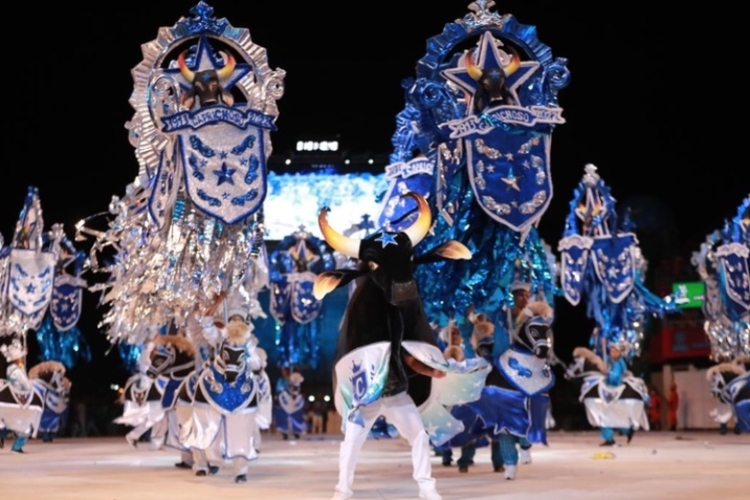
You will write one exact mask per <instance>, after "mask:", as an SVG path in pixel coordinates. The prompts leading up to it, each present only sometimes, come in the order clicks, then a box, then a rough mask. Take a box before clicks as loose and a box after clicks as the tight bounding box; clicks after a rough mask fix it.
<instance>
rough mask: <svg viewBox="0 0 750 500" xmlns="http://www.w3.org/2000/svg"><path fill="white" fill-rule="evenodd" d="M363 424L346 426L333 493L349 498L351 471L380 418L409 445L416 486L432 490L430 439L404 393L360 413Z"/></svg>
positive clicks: (412, 404)
mask: <svg viewBox="0 0 750 500" xmlns="http://www.w3.org/2000/svg"><path fill="white" fill-rule="evenodd" d="M360 411H361V412H362V418H363V419H364V421H365V425H364V427H360V426H359V425H357V424H354V423H352V422H348V421H347V422H346V424H345V426H346V427H345V432H344V441H343V442H342V443H341V449H340V451H339V482H338V484H337V485H336V491H337V492H338V493H339V494H341V495H342V496H344V497H346V498H348V497H350V496H351V495H352V483H353V482H354V468H355V467H356V464H357V457H358V455H359V452H360V450H361V449H362V446H363V445H364V444H365V441H366V440H367V435H368V434H369V432H370V429H371V428H372V425H373V424H374V423H375V420H377V418H378V417H379V416H381V415H382V416H383V417H385V419H386V420H387V421H388V422H389V423H390V424H393V426H394V427H395V428H396V429H397V430H398V433H399V435H401V436H403V437H404V438H406V440H407V441H409V444H410V445H411V461H412V465H413V467H414V473H413V474H412V477H413V478H414V480H415V481H416V482H417V483H418V484H419V490H420V492H429V491H434V490H435V480H434V479H433V478H432V464H431V462H430V460H431V456H430V438H429V436H428V435H427V432H426V431H425V428H424V424H423V423H422V418H421V417H420V416H419V411H418V410H417V407H416V405H415V404H414V401H413V400H412V399H411V397H409V395H408V394H407V393H406V392H402V393H400V394H397V395H395V396H390V397H384V398H380V399H378V400H377V401H375V402H374V403H372V404H369V405H367V406H364V407H362V408H361V410H360Z"/></svg>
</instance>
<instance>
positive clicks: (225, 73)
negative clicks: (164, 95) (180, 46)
mask: <svg viewBox="0 0 750 500" xmlns="http://www.w3.org/2000/svg"><path fill="white" fill-rule="evenodd" d="M187 52H188V51H187V50H186V51H184V52H182V53H181V54H180V55H179V57H177V66H179V68H180V73H182V76H184V77H185V79H186V80H187V81H189V82H193V80H195V72H194V71H193V70H191V69H190V68H188V65H187V62H185V55H186V54H187ZM219 55H220V56H221V57H222V59H223V60H224V66H223V67H222V68H221V69H219V70H216V75H217V76H218V77H219V79H220V80H226V79H227V78H229V77H230V76H232V73H233V72H234V68H235V67H236V66H237V61H236V60H235V58H234V56H233V55H232V54H230V53H229V52H224V51H219Z"/></svg>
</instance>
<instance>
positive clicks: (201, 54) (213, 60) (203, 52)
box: [164, 36, 252, 90]
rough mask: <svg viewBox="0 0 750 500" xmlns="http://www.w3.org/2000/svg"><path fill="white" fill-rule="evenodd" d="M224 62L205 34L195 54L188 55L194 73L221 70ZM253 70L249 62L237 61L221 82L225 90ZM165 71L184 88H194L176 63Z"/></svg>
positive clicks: (189, 66) (188, 64)
mask: <svg viewBox="0 0 750 500" xmlns="http://www.w3.org/2000/svg"><path fill="white" fill-rule="evenodd" d="M224 63H225V61H223V60H222V58H221V57H220V56H218V55H217V54H216V53H215V52H214V50H213V48H212V47H211V44H210V43H209V42H208V38H207V37H205V36H202V37H201V38H200V40H199V41H198V48H197V50H196V52H195V56H188V57H187V66H188V68H189V69H190V70H191V71H193V72H194V73H197V72H198V71H205V70H209V69H214V70H220V69H221V68H223V67H224ZM251 70H252V66H250V65H249V64H246V63H241V62H240V61H237V63H236V65H235V67H234V71H233V72H232V74H231V75H229V77H227V78H226V79H224V80H223V81H222V82H221V86H222V87H223V88H224V89H225V90H231V88H232V87H233V86H234V85H235V84H236V83H237V82H239V81H240V80H241V79H242V78H244V77H245V75H247V74H248V73H250V71H251ZM164 72H165V73H167V74H169V75H171V76H173V77H175V78H176V79H177V81H178V82H179V84H180V87H182V89H183V90H190V89H191V88H192V82H189V81H187V79H186V78H185V77H184V76H183V75H182V72H181V71H180V69H179V68H178V67H176V63H175V67H174V68H169V69H166V70H164Z"/></svg>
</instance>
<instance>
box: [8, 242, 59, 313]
mask: <svg viewBox="0 0 750 500" xmlns="http://www.w3.org/2000/svg"><path fill="white" fill-rule="evenodd" d="M55 262H56V259H55V255H54V254H53V253H51V252H39V251H37V250H24V249H17V248H14V249H13V250H11V252H10V269H9V273H8V278H9V279H8V299H9V301H10V303H11V304H12V305H13V307H14V308H16V310H18V311H19V312H21V313H22V314H25V315H27V316H37V315H38V316H41V314H40V313H41V312H43V311H44V309H45V308H46V307H47V306H48V305H49V302H50V299H51V298H52V285H53V283H54V279H55Z"/></svg>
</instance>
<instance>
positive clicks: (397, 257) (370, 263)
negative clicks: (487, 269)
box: [313, 192, 471, 305]
mask: <svg viewBox="0 0 750 500" xmlns="http://www.w3.org/2000/svg"><path fill="white" fill-rule="evenodd" d="M402 197H403V198H412V199H414V200H416V202H417V205H418V210H419V216H418V217H417V220H416V221H415V222H414V224H412V225H411V226H409V227H408V228H406V229H404V230H403V231H401V232H398V233H389V232H385V231H378V232H376V233H374V234H372V235H370V236H368V237H367V238H365V239H362V240H360V239H357V238H352V237H349V236H344V235H342V234H340V233H338V232H336V231H335V230H334V229H333V228H331V226H329V225H328V220H327V219H326V214H327V213H328V212H329V211H330V209H329V208H328V207H324V208H323V209H322V210H321V211H320V214H319V215H318V224H319V225H320V230H321V232H322V233H323V237H324V238H325V240H326V242H327V243H328V244H329V245H331V247H332V248H333V249H334V250H336V251H338V252H339V253H341V254H342V255H346V256H347V257H351V258H354V259H358V260H360V261H361V263H362V266H361V267H360V269H355V270H351V269H337V270H335V271H329V272H324V273H321V274H319V275H318V276H317V278H316V280H315V287H314V290H313V293H314V294H315V297H316V298H317V299H318V300H322V299H323V297H325V296H326V295H327V294H328V293H330V292H331V291H333V290H335V289H336V288H339V287H341V286H344V285H347V284H348V283H350V282H351V281H352V280H354V279H356V278H359V277H361V276H365V275H370V276H371V277H372V279H373V280H374V281H375V283H376V284H378V286H379V287H380V288H381V290H383V292H385V293H386V294H387V296H388V298H389V302H390V303H391V304H393V305H397V303H399V302H402V301H404V300H407V299H409V298H417V295H416V282H415V281H414V278H413V275H412V272H413V266H414V265H419V264H428V263H432V262H436V261H438V260H442V259H465V260H468V259H471V252H470V251H469V249H468V248H466V246H464V245H463V244H462V243H460V242H458V241H455V240H451V241H448V242H446V243H443V244H442V245H439V246H437V247H436V248H434V249H432V250H429V251H428V252H426V253H424V254H423V255H421V256H420V257H416V258H414V257H413V252H414V248H415V247H416V246H417V245H418V244H419V242H420V241H422V239H424V237H425V236H427V233H428V232H429V230H430V227H431V226H432V214H431V212H430V206H429V205H428V204H427V201H426V200H425V199H424V198H423V197H422V196H420V195H419V194H417V193H413V192H409V193H406V194H404V195H403V196H402Z"/></svg>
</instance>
